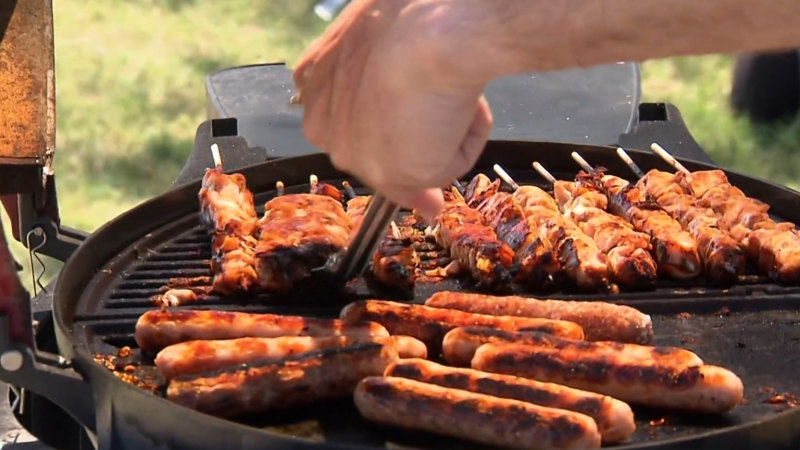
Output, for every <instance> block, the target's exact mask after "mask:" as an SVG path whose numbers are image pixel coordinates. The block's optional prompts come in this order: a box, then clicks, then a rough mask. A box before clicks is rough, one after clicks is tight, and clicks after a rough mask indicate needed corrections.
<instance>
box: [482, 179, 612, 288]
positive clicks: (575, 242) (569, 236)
mask: <svg viewBox="0 0 800 450" xmlns="http://www.w3.org/2000/svg"><path fill="white" fill-rule="evenodd" d="M494 170H495V172H497V174H498V175H499V176H500V178H502V179H503V181H505V182H506V183H508V184H509V185H510V186H512V187H513V188H514V194H513V198H514V200H515V201H516V202H517V204H518V205H519V206H520V207H521V208H522V211H524V213H525V216H526V217H527V218H529V220H530V221H532V222H533V223H535V224H537V225H538V226H539V234H540V236H543V237H544V238H545V239H547V240H549V241H550V245H551V246H552V247H553V249H554V252H555V255H556V257H557V258H558V261H559V263H560V265H561V267H562V269H563V271H564V273H565V275H566V276H567V277H568V278H569V279H570V280H572V281H573V282H575V283H576V284H577V285H578V287H580V288H581V289H585V290H598V289H601V290H616V286H613V285H612V284H611V282H610V281H609V265H608V257H606V255H605V254H604V253H603V252H602V251H601V250H600V248H598V247H597V244H596V243H595V242H594V240H593V239H592V238H590V237H589V236H587V235H586V234H585V233H584V232H583V231H581V229H580V228H579V227H578V225H576V224H575V223H574V222H573V221H572V220H570V219H567V218H565V217H564V216H563V215H562V214H561V211H559V210H558V205H557V204H556V201H555V199H554V198H553V197H552V196H551V195H550V194H548V193H547V192H545V191H544V190H542V189H540V188H538V187H536V186H519V185H517V183H516V182H514V180H513V179H511V177H510V176H509V175H508V173H506V172H505V170H503V169H502V168H501V167H500V166H499V165H495V166H494Z"/></svg>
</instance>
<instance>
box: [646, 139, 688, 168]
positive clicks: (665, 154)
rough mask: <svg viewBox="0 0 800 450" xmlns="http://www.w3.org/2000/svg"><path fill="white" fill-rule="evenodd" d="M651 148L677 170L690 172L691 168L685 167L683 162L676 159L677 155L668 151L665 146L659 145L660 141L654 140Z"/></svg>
mask: <svg viewBox="0 0 800 450" xmlns="http://www.w3.org/2000/svg"><path fill="white" fill-rule="evenodd" d="M650 149H651V150H653V152H654V153H655V154H656V155H658V156H660V157H661V159H663V160H664V161H666V162H667V164H669V165H670V166H672V167H673V168H674V169H675V170H677V171H680V172H683V173H689V169H687V168H686V167H684V166H683V164H681V163H680V162H679V161H678V160H677V159H675V157H674V156H672V155H671V154H670V153H669V152H668V151H666V150H664V147H662V146H660V145H658V143H656V142H653V143H652V144H650Z"/></svg>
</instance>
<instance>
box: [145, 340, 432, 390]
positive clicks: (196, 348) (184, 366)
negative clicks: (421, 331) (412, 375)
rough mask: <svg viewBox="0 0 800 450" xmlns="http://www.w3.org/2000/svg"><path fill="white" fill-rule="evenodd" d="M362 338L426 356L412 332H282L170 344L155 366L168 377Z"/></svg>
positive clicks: (401, 353)
mask: <svg viewBox="0 0 800 450" xmlns="http://www.w3.org/2000/svg"><path fill="white" fill-rule="evenodd" d="M359 342H377V343H380V344H385V345H390V346H392V347H393V348H394V349H395V350H396V351H397V353H398V355H399V356H400V357H401V358H426V357H427V355H428V352H427V349H426V348H425V344H423V343H422V342H420V341H418V340H417V339H414V338H412V337H410V336H375V337H363V338H362V337H356V338H351V337H348V336H328V337H312V336H283V337H277V338H257V337H256V338H254V337H246V338H239V339H224V340H208V341H205V340H199V341H189V342H181V343H179V344H174V345H170V346H169V347H166V348H164V349H163V350H161V351H160V352H159V353H158V356H156V358H155V363H156V367H158V370H159V371H160V372H161V375H163V376H164V378H166V379H167V380H171V379H173V378H175V377H177V376H181V375H189V374H198V373H203V372H209V371H213V370H217V369H222V368H225V367H229V366H238V365H242V364H250V363H252V362H256V361H264V360H268V359H273V360H279V359H284V358H288V357H290V356H292V355H297V354H299V353H305V352H310V351H313V350H319V349H323V348H329V347H334V348H335V347H346V346H348V345H353V344H357V343H359Z"/></svg>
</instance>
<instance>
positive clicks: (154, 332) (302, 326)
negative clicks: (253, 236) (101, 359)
mask: <svg viewBox="0 0 800 450" xmlns="http://www.w3.org/2000/svg"><path fill="white" fill-rule="evenodd" d="M388 335H389V332H388V331H386V329H385V328H384V327H382V326H381V325H379V324H377V323H350V324H344V323H342V321H341V320H338V319H312V318H308V317H300V316H280V315H276V314H250V313H243V312H234V311H192V310H181V311H162V310H152V311H147V312H146V313H144V314H142V316H141V317H139V321H138V322H137V323H136V342H137V343H138V344H139V348H141V349H142V351H144V352H157V351H159V350H161V349H163V348H164V347H167V346H169V345H172V344H177V343H179V342H186V341H194V340H198V339H236V338H241V337H280V336H350V337H366V338H368V337H372V336H388Z"/></svg>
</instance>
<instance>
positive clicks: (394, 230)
mask: <svg viewBox="0 0 800 450" xmlns="http://www.w3.org/2000/svg"><path fill="white" fill-rule="evenodd" d="M390 225H391V226H392V237H393V238H395V239H400V228H399V227H398V226H397V223H395V221H394V220H393V221H391V223H390Z"/></svg>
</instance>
